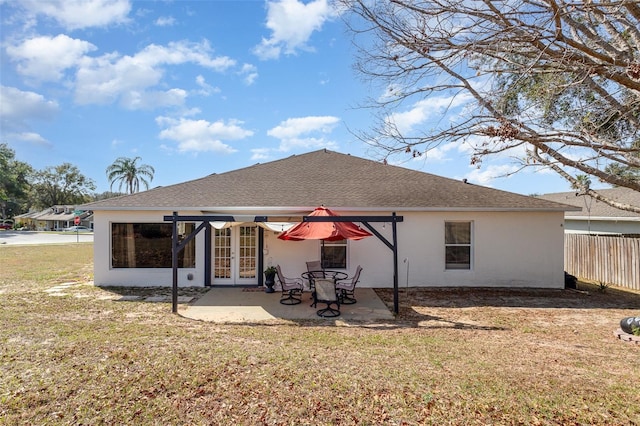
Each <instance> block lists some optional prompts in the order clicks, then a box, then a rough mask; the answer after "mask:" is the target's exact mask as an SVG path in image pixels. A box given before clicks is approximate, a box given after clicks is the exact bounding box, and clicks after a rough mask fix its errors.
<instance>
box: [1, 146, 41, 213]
mask: <svg viewBox="0 0 640 426" xmlns="http://www.w3.org/2000/svg"><path fill="white" fill-rule="evenodd" d="M32 173H33V169H32V168H31V166H30V165H28V164H27V163H23V162H22V161H17V160H16V159H15V151H13V150H12V149H11V148H9V146H8V145H7V144H5V143H0V207H1V209H2V211H1V213H2V219H5V218H7V217H12V216H15V215H16V214H20V213H23V212H24V211H26V210H27V202H28V191H29V178H30V176H31V174H32Z"/></svg>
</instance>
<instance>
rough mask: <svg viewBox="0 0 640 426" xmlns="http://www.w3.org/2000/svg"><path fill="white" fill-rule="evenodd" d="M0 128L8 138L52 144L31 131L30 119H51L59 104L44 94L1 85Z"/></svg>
mask: <svg viewBox="0 0 640 426" xmlns="http://www.w3.org/2000/svg"><path fill="white" fill-rule="evenodd" d="M0 99H2V102H0V129H2V137H3V138H4V139H6V140H9V141H11V140H13V141H17V142H28V143H32V144H37V145H50V143H49V142H48V141H47V140H46V139H45V138H44V137H42V136H41V135H39V134H38V133H34V132H32V131H31V127H30V121H32V120H49V119H51V118H53V116H54V115H55V114H57V112H58V109H59V107H58V104H57V103H56V102H54V101H48V100H46V99H45V98H44V96H42V95H40V94H38V93H34V92H25V91H22V90H19V89H16V88H15V87H8V86H0Z"/></svg>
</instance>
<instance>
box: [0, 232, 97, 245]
mask: <svg viewBox="0 0 640 426" xmlns="http://www.w3.org/2000/svg"><path fill="white" fill-rule="evenodd" d="M77 242H80V243H87V242H89V243H90V242H93V233H79V234H76V233H75V232H33V231H0V246H2V245H19V244H71V243H77Z"/></svg>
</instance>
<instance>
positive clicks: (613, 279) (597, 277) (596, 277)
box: [564, 234, 640, 290]
mask: <svg viewBox="0 0 640 426" xmlns="http://www.w3.org/2000/svg"><path fill="white" fill-rule="evenodd" d="M564 267H565V270H566V271H567V272H568V273H570V274H571V275H575V276H576V277H578V279H585V280H589V281H595V282H602V283H605V284H608V285H609V284H610V285H615V286H619V287H625V288H629V289H632V290H640V238H622V237H603V236H598V235H581V234H565V236H564Z"/></svg>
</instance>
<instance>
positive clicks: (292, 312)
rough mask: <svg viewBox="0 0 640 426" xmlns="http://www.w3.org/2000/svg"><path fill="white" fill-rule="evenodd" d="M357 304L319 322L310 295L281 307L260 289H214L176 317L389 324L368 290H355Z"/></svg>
mask: <svg viewBox="0 0 640 426" xmlns="http://www.w3.org/2000/svg"><path fill="white" fill-rule="evenodd" d="M355 295H356V299H357V300H358V303H355V304H353V305H341V306H340V313H341V314H340V316H338V317H336V318H322V317H319V316H318V315H317V314H316V311H317V310H318V309H320V308H322V307H323V306H324V305H321V304H318V307H317V308H312V307H311V306H310V305H311V293H308V292H307V293H304V294H303V296H302V303H300V304H298V305H291V306H290V305H283V304H281V303H280V296H281V293H280V292H278V291H276V292H275V293H270V294H269V293H265V292H264V291H263V290H262V289H261V288H238V287H230V288H223V287H214V288H212V289H211V290H209V291H208V292H207V293H206V294H204V295H203V296H202V297H200V298H199V299H198V300H197V301H195V302H194V303H193V304H191V305H180V306H179V309H178V313H179V314H180V315H182V316H184V317H186V318H191V319H196V320H202V321H210V322H223V323H247V322H260V321H268V320H274V319H281V320H282V319H284V320H310V319H315V320H320V321H334V322H335V321H390V320H393V319H394V316H393V314H392V313H391V311H390V310H389V309H388V308H387V307H386V306H385V304H384V303H383V302H382V300H380V298H379V297H378V296H377V295H376V293H375V292H374V291H373V290H372V289H370V288H358V289H356V294H355Z"/></svg>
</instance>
